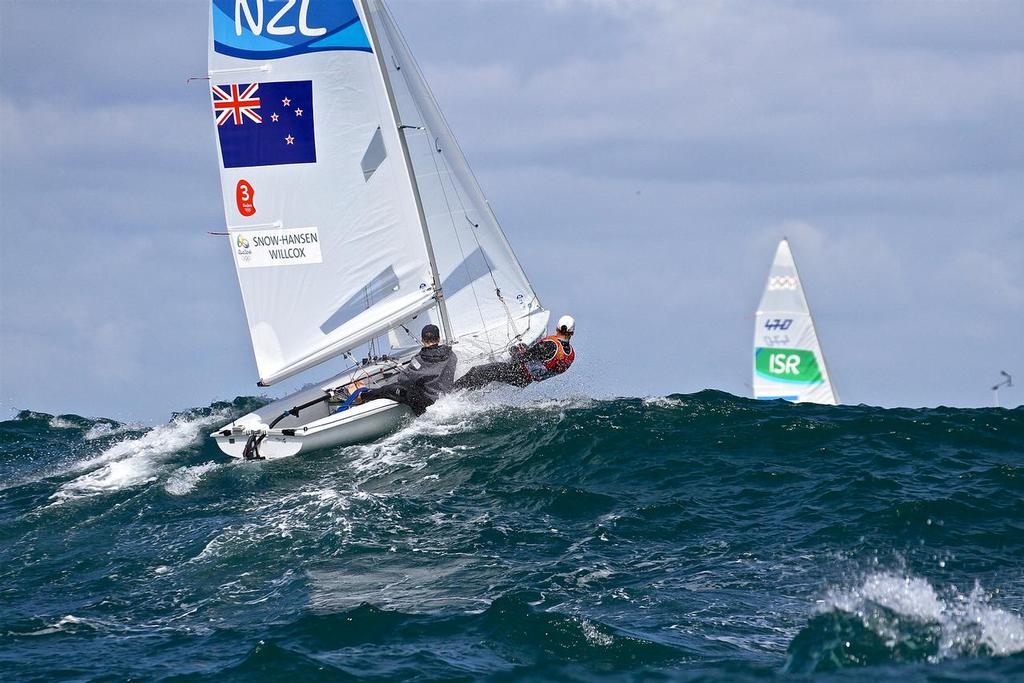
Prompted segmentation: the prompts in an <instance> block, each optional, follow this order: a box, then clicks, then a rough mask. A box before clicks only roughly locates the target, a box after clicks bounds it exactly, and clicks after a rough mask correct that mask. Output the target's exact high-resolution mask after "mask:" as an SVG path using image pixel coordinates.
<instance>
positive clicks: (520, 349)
mask: <svg viewBox="0 0 1024 683" xmlns="http://www.w3.org/2000/svg"><path fill="white" fill-rule="evenodd" d="M512 353H516V354H520V355H522V354H524V353H526V344H523V343H519V344H515V345H514V346H513V347H512Z"/></svg>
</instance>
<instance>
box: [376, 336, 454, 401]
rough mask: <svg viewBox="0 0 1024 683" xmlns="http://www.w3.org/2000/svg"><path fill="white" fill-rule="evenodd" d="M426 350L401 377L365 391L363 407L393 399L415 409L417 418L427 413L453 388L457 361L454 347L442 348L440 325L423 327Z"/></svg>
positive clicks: (422, 338)
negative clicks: (381, 399) (373, 401)
mask: <svg viewBox="0 0 1024 683" xmlns="http://www.w3.org/2000/svg"><path fill="white" fill-rule="evenodd" d="M420 340H421V341H422V342H423V348H422V349H420V352H419V353H418V354H416V355H415V356H414V357H413V359H412V360H411V361H410V362H409V365H407V366H405V368H403V369H402V371H401V372H400V373H398V375H396V376H395V377H393V378H392V379H391V380H389V381H388V383H387V384H384V385H382V386H379V387H376V388H374V389H369V390H368V391H365V392H364V393H363V394H362V396H360V398H361V399H362V400H361V401H360V403H365V402H366V401H372V400H374V399H376V398H390V399H391V400H392V401H398V402H399V403H404V404H405V405H407V406H409V407H410V408H412V410H413V412H414V413H416V414H417V415H422V414H423V413H424V412H426V410H427V407H428V406H430V405H432V404H433V403H434V402H435V401H436V400H437V398H438V397H439V396H440V395H441V394H443V393H445V392H447V391H450V390H451V388H452V382H453V381H454V380H455V364H456V362H457V360H458V359H457V358H456V356H455V354H454V353H452V347H450V346H447V345H445V344H441V343H440V342H441V331H440V330H438V329H437V325H424V326H423V331H422V332H421V333H420Z"/></svg>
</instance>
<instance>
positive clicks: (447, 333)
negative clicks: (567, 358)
mask: <svg viewBox="0 0 1024 683" xmlns="http://www.w3.org/2000/svg"><path fill="white" fill-rule="evenodd" d="M358 2H359V6H360V7H361V8H362V10H363V16H364V18H365V20H366V30H367V33H369V34H370V41H371V42H372V43H373V48H374V49H373V54H374V56H375V57H376V58H377V68H379V69H380V74H381V77H382V78H383V79H384V90H385V91H386V92H387V95H388V106H389V107H390V108H391V117H392V119H394V121H395V125H396V126H397V127H398V143H399V145H400V146H401V147H402V160H403V163H405V168H406V171H407V174H408V176H409V183H410V184H411V186H412V196H413V200H414V202H415V204H416V215H417V217H418V218H419V222H420V228H421V229H422V231H423V242H424V243H425V245H426V247H427V259H428V260H429V261H430V274H431V276H432V277H433V278H434V298H435V300H436V301H437V308H438V311H439V312H440V314H441V327H442V329H443V330H444V338H445V341H446V342H448V343H449V344H451V343H452V342H454V341H455V340H454V338H453V337H452V326H451V322H450V321H449V319H448V306H447V304H446V303H445V300H444V290H443V289H442V287H441V276H440V274H439V273H438V270H437V259H436V258H435V256H434V247H433V245H432V244H431V242H430V230H429V229H428V228H427V216H426V213H425V212H424V211H423V200H422V199H421V198H420V188H419V185H418V184H417V183H416V172H415V169H414V168H413V165H412V157H411V156H410V155H409V144H408V142H407V141H406V139H405V129H406V126H404V125H402V122H401V119H400V118H399V112H398V105H397V103H396V102H395V93H394V90H393V89H392V87H391V77H390V76H389V75H388V69H387V65H386V64H385V63H384V54H383V53H382V52H381V49H380V40H379V39H378V38H377V28H376V27H375V26H374V24H373V17H371V16H370V0H358Z"/></svg>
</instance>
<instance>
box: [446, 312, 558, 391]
mask: <svg viewBox="0 0 1024 683" xmlns="http://www.w3.org/2000/svg"><path fill="white" fill-rule="evenodd" d="M575 331H576V321H575V320H573V319H572V316H570V315H563V316H562V317H561V318H559V319H558V326H557V327H556V328H555V333H554V334H552V335H550V336H548V337H544V338H543V339H541V340H539V341H537V342H536V343H535V344H534V345H533V346H530V347H529V348H527V347H525V346H523V345H519V346H518V347H516V348H514V349H512V360H509V361H506V362H500V363H490V364H488V365H478V366H476V367H475V368H471V369H470V371H469V372H467V373H466V374H465V375H463V376H462V377H461V378H460V379H459V381H458V382H456V383H455V388H456V389H478V388H480V387H482V386H484V385H485V384H489V383H491V382H503V383H505V384H511V385H513V386H517V387H525V386H526V385H528V384H532V383H533V382H543V381H544V380H546V379H550V378H552V377H554V376H555V375H560V374H562V373H563V372H565V371H566V370H568V369H569V366H570V365H572V362H573V361H574V360H576V349H574V348H573V347H572V344H571V343H570V340H571V339H572V335H573V334H574V333H575Z"/></svg>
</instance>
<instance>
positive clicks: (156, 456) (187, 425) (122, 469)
mask: <svg viewBox="0 0 1024 683" xmlns="http://www.w3.org/2000/svg"><path fill="white" fill-rule="evenodd" d="M222 419H224V416H223V415H222V414H219V413H214V414H212V415H209V416H207V417H203V418H199V419H191V420H190V419H187V418H185V417H183V416H179V417H176V418H175V419H173V420H171V421H170V422H169V423H167V424H165V425H160V426H158V427H154V428H152V429H150V430H149V431H148V432H146V433H145V434H143V435H142V436H140V437H136V438H131V439H125V440H123V441H119V442H118V443H115V444H113V445H112V446H110V447H109V448H107V449H106V450H104V451H103V452H102V453H100V454H99V455H97V456H94V457H92V458H87V459H86V460H83V461H81V462H78V463H75V464H74V465H73V466H72V467H71V468H70V470H69V471H70V472H85V474H82V475H80V476H78V477H76V478H75V479H72V480H71V481H69V482H67V483H65V484H63V485H62V486H61V487H60V489H58V490H57V492H56V493H54V494H53V495H52V496H50V499H51V500H52V501H53V504H60V503H63V502H66V501H68V500H74V499H77V498H82V497H88V496H94V495H99V494H104V493H111V492H113V491H120V490H122V489H125V488H129V487H133V486H139V485H142V484H146V483H149V482H152V481H154V480H155V479H157V477H158V475H159V474H160V473H161V472H162V471H163V463H164V462H165V461H166V460H168V459H169V458H171V457H173V456H174V455H175V454H176V453H178V452H179V451H181V450H182V449H184V448H187V447H189V446H192V445H193V444H195V443H197V442H198V441H199V439H200V435H201V434H202V432H203V430H204V428H206V427H208V426H209V425H210V424H211V423H214V422H218V421H220V420H222Z"/></svg>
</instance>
